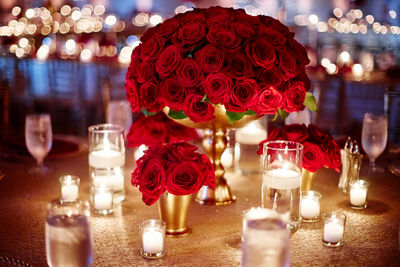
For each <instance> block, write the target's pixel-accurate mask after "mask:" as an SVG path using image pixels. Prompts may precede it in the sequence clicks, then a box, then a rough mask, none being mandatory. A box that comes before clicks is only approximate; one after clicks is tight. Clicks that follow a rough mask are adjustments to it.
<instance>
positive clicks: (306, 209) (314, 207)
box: [300, 190, 321, 222]
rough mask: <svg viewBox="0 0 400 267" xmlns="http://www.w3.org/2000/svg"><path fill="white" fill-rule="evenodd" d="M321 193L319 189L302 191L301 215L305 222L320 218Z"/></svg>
mask: <svg viewBox="0 0 400 267" xmlns="http://www.w3.org/2000/svg"><path fill="white" fill-rule="evenodd" d="M320 199H321V194H320V193H318V192H317V191H312V190H309V191H303V192H302V193H301V202H300V215H301V218H302V221H303V222H316V221H318V219H319V213H320V203H319V200H320Z"/></svg>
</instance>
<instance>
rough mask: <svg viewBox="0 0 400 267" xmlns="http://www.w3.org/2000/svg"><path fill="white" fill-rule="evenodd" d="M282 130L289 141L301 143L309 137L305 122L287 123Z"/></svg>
mask: <svg viewBox="0 0 400 267" xmlns="http://www.w3.org/2000/svg"><path fill="white" fill-rule="evenodd" d="M282 130H283V131H285V134H286V136H287V139H288V140H289V141H293V142H297V143H303V142H304V141H306V140H307V139H308V138H309V137H310V135H309V133H308V128H307V126H306V125H305V124H289V125H286V126H285V128H284V129H282Z"/></svg>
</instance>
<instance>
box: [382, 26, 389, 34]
mask: <svg viewBox="0 0 400 267" xmlns="http://www.w3.org/2000/svg"><path fill="white" fill-rule="evenodd" d="M387 32H388V29H387V28H386V26H381V34H383V35H385V34H387Z"/></svg>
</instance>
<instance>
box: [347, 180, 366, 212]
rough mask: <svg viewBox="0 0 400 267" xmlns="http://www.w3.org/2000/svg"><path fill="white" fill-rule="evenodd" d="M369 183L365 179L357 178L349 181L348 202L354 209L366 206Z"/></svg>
mask: <svg viewBox="0 0 400 267" xmlns="http://www.w3.org/2000/svg"><path fill="white" fill-rule="evenodd" d="M368 185H369V183H368V182H367V181H365V180H358V181H355V182H352V183H350V194H349V195H350V204H351V207H352V208H354V209H364V208H366V207H367V192H368Z"/></svg>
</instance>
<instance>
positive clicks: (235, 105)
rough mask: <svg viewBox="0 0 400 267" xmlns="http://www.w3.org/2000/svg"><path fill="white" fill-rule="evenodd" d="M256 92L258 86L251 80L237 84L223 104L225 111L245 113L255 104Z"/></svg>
mask: <svg viewBox="0 0 400 267" xmlns="http://www.w3.org/2000/svg"><path fill="white" fill-rule="evenodd" d="M258 90H259V87H258V84H257V83H256V81H254V80H252V79H247V80H243V81H239V82H237V83H236V85H235V86H234V88H233V91H232V94H231V97H230V98H229V100H228V101H227V102H225V103H224V105H225V108H226V110H228V111H232V112H245V111H246V110H247V109H248V108H249V107H253V106H254V105H255V104H256V103H257V100H258Z"/></svg>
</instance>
